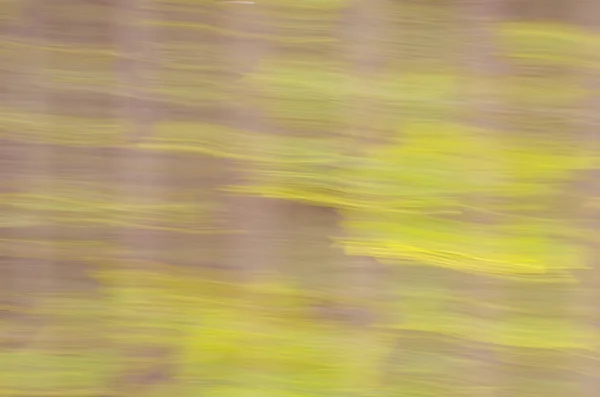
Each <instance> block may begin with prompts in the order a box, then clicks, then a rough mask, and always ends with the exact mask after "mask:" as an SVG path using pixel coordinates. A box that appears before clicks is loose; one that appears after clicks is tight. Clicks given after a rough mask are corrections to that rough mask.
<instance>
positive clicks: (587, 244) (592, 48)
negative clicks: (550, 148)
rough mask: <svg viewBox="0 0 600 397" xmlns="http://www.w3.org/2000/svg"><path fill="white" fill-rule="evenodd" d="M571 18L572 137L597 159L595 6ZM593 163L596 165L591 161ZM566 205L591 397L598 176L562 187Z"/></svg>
mask: <svg viewBox="0 0 600 397" xmlns="http://www.w3.org/2000/svg"><path fill="white" fill-rule="evenodd" d="M572 5H573V13H572V14H571V16H572V17H573V19H574V23H575V24H577V25H578V26H579V27H580V28H581V29H582V30H583V33H584V34H585V38H586V41H585V42H583V43H582V47H581V57H580V63H579V65H580V66H579V67H578V68H576V70H575V71H574V73H575V74H576V77H577V79H578V80H579V83H580V87H582V88H583V90H584V91H585V93H586V95H585V96H584V99H583V101H582V102H581V103H579V104H575V107H574V110H575V112H574V114H573V115H572V117H573V133H574V134H575V135H576V136H580V137H581V148H582V151H583V152H584V153H590V154H592V155H593V156H594V157H595V158H596V159H597V158H598V157H600V72H599V71H598V64H599V62H600V52H599V51H598V45H597V37H598V34H599V33H600V3H599V2H597V1H595V0H578V1H574V2H573V4H572ZM596 163H597V160H596ZM567 189H568V190H569V192H567V193H568V194H569V196H571V197H574V198H575V200H573V201H571V204H572V211H573V221H574V222H575V224H576V226H579V227H580V228H581V229H582V230H583V232H584V234H583V236H584V238H583V241H582V242H581V245H582V246H583V248H584V249H586V250H587V256H586V262H587V263H586V265H587V266H589V267H590V270H589V271H586V272H583V273H582V277H581V278H580V291H579V293H580V296H579V299H578V300H577V301H576V302H575V304H576V305H577V306H575V307H574V310H578V311H581V316H580V318H581V319H582V321H581V325H580V326H581V327H583V328H584V329H585V330H586V331H588V332H589V333H590V335H592V336H593V338H594V339H592V340H585V341H584V342H585V343H586V344H589V346H588V347H589V351H585V352H581V353H580V354H579V357H578V361H579V362H576V363H575V366H576V370H577V371H578V376H577V378H576V380H578V381H579V386H580V391H579V393H580V395H582V396H592V395H594V394H595V393H597V392H598V390H600V359H599V357H598V344H597V337H596V336H597V335H598V332H599V331H600V310H599V309H598V300H599V299H600V294H599V292H600V238H598V232H599V230H600V206H599V205H598V203H599V202H600V201H599V200H600V170H599V169H597V168H594V169H589V170H586V171H585V172H582V173H579V174H578V175H575V181H574V183H573V184H572V185H570V186H567Z"/></svg>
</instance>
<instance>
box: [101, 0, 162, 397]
mask: <svg viewBox="0 0 600 397" xmlns="http://www.w3.org/2000/svg"><path fill="white" fill-rule="evenodd" d="M158 7H159V3H158V2H154V1H153V0H120V2H119V3H118V5H117V7H116V8H115V20H116V24H117V26H116V28H117V38H116V39H117V46H118V53H119V59H118V64H117V67H118V70H117V74H118V94H119V95H118V97H119V98H120V103H119V108H118V111H119V121H120V122H121V123H122V127H123V132H124V137H125V139H126V140H127V141H131V140H134V141H135V140H137V139H138V138H141V137H144V136H147V135H150V134H152V132H153V131H154V129H155V127H156V116H157V112H159V111H160V109H158V108H157V107H156V106H153V105H152V104H153V103H155V101H153V99H154V98H153V94H152V89H153V88H154V86H155V85H154V81H153V79H154V78H155V77H154V76H155V73H156V71H157V67H158V65H157V62H158V60H159V53H158V52H157V51H156V48H157V45H158V41H159V39H160V38H159V37H158V34H157V31H156V28H155V27H154V26H153V25H152V22H153V21H156V20H157V19H158V18H159V9H158ZM131 137H133V138H131ZM118 153H119V154H120V158H119V161H118V162H117V163H116V164H114V166H115V168H114V172H115V181H117V193H118V194H116V200H117V201H118V203H119V204H120V205H125V209H124V210H123V213H122V214H121V215H122V217H121V219H119V221H122V222H123V226H122V227H119V228H118V229H117V238H118V239H119V243H120V244H119V252H117V255H118V257H119V258H120V260H121V266H122V268H123V269H134V270H138V271H157V270H162V271H164V267H162V266H160V264H159V263H157V262H158V255H159V254H160V253H162V252H163V251H167V252H168V251H169V248H170V247H169V242H168V240H167V235H166V234H165V233H161V232H160V231H158V230H153V227H155V226H158V224H157V222H155V219H153V217H154V214H155V212H157V211H159V210H158V209H157V207H156V206H160V205H161V204H165V202H166V198H165V196H166V194H167V193H168V192H167V191H166V189H167V187H168V181H169V175H168V162H167V160H166V159H167V156H166V155H165V154H162V153H156V152H152V151H143V150H137V149H136V148H135V147H131V146H121V147H120V148H119V149H118ZM155 266H158V269H157V268H156V267H155ZM136 286H137V280H135V279H133V278H132V279H127V280H122V281H121V282H120V283H119V288H122V289H123V292H125V293H127V294H132V293H138V294H140V296H139V297H136V298H137V299H133V300H132V299H131V297H129V298H126V299H125V300H123V301H121V300H119V297H118V296H117V297H116V298H117V299H116V300H115V301H114V304H115V305H116V307H114V310H115V311H116V312H117V313H118V312H119V311H120V310H121V308H120V305H123V309H124V310H127V309H129V310H131V306H129V305H137V304H138V301H139V302H144V303H140V304H144V305H151V304H152V303H151V302H155V301H157V300H160V297H155V296H145V294H148V292H139V291H137V290H136ZM146 302H147V303H146ZM127 306H129V307H127ZM139 309H140V310H141V311H148V310H150V308H146V307H140V308H139ZM160 313H161V311H160V309H159V308H157V310H155V312H154V316H155V317H158V316H160ZM116 317H117V318H121V320H120V321H122V323H121V324H125V325H122V327H124V328H123V329H120V330H119V332H120V333H121V335H122V336H125V338H124V339H125V340H126V342H124V343H123V344H122V345H121V346H118V347H119V350H120V352H121V353H122V355H123V358H124V360H125V362H130V361H131V362H132V365H131V368H125V369H124V371H125V372H126V373H123V374H120V375H119V376H118V377H117V379H115V381H114V383H113V385H112V389H113V392H114V393H116V395H132V393H133V394H137V393H140V392H141V391H142V390H143V389H145V388H147V387H152V386H154V385H155V384H157V383H159V382H165V381H167V380H168V378H169V376H170V373H169V369H170V365H171V364H172V363H171V362H170V361H169V360H170V357H169V355H167V354H163V352H164V351H167V350H169V348H168V347H166V346H161V345H160V344H157V345H154V344H149V343H148V342H146V343H144V342H138V338H139V337H140V336H143V337H144V338H145V339H147V337H148V336H150V335H153V336H156V337H160V336H161V332H164V331H162V330H157V329H152V328H144V329H139V326H137V327H136V325H135V324H131V325H130V323H132V322H134V321H135V320H134V319H127V318H124V316H123V315H121V316H119V315H117V316H116ZM154 321H155V322H156V323H157V324H161V321H160V320H157V319H155V320H154ZM160 326H164V324H161V325H160ZM129 327H132V329H130V328H129ZM139 333H142V334H143V335H139ZM161 339H162V338H161ZM162 340H164V339H162ZM140 343H141V344H140ZM155 352H161V353H160V354H158V353H155ZM136 358H137V359H136ZM133 363H139V364H140V365H142V366H143V365H148V366H149V367H148V368H146V369H139V368H137V364H133Z"/></svg>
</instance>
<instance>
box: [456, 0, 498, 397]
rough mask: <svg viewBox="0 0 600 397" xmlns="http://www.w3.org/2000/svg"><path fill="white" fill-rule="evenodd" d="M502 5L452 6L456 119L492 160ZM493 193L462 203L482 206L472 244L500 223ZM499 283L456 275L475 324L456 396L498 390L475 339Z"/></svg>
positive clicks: (493, 318)
mask: <svg viewBox="0 0 600 397" xmlns="http://www.w3.org/2000/svg"><path fill="white" fill-rule="evenodd" d="M505 6H506V4H505V1H504V0H485V1H480V0H461V1H460V2H459V7H458V9H457V13H458V16H457V22H458V23H459V24H460V26H459V27H458V29H460V32H461V33H462V35H461V41H462V43H463V47H462V49H463V51H461V52H460V53H459V54H458V56H459V57H460V58H459V59H458V63H459V64H460V65H462V71H463V73H464V75H463V78H462V82H463V84H464V85H463V87H464V90H463V92H462V95H464V101H463V102H462V103H461V106H462V108H461V109H459V113H460V115H459V119H461V120H460V121H462V122H463V123H464V124H465V125H466V126H467V127H469V128H475V129H476V130H477V132H478V133H480V134H484V135H485V141H486V145H485V147H482V148H481V151H482V152H484V153H485V154H486V156H487V157H490V158H498V154H497V153H498V152H497V151H496V149H498V148H500V147H501V146H502V144H503V142H502V133H503V131H504V130H505V125H504V124H505V120H504V119H503V112H502V111H503V109H504V105H503V103H502V98H501V87H502V85H503V84H504V79H505V78H506V76H507V70H506V66H505V64H504V62H502V61H501V60H500V59H498V57H497V55H496V52H497V51H498V48H497V45H498V43H497V38H496V32H497V29H498V26H497V24H498V22H500V21H501V20H502V18H503V17H504V12H505V9H504V7H505ZM457 177H458V176H457ZM465 177H467V178H470V180H471V181H472V183H473V186H474V187H477V186H478V185H481V184H484V185H488V186H489V185H490V181H495V180H499V179H501V178H503V177H504V176H503V175H496V174H493V175H492V174H490V173H486V172H483V171H482V170H481V168H480V167H479V166H478V164H477V163H475V162H474V163H473V164H472V167H471V168H470V169H467V170H465ZM493 194H494V193H491V192H490V193H487V194H485V193H484V194H481V195H474V196H473V197H469V198H467V202H466V203H465V204H466V205H468V206H469V207H473V208H479V209H482V210H483V211H481V210H479V211H475V212H476V213H477V214H476V215H473V216H471V217H470V218H471V219H468V220H467V222H469V223H470V224H472V225H474V226H475V228H473V226H468V230H471V232H469V231H465V232H467V233H472V244H473V245H479V244H485V243H486V241H489V240H490V237H489V234H490V229H491V228H494V226H496V225H497V224H498V223H500V222H502V221H503V220H502V219H499V218H498V217H495V216H489V215H487V214H486V212H485V210H486V209H493V207H494V200H495V198H494V197H493V196H492V195H493ZM490 207H491V208H490ZM480 214H482V215H480ZM457 232H458V231H457ZM501 284H502V282H500V281H497V280H493V279H491V278H489V277H486V276H481V277H472V276H470V275H462V276H461V275H459V276H458V282H457V284H454V288H455V293H456V295H457V297H462V298H465V299H466V300H465V302H468V304H467V305H468V307H467V308H459V309H458V313H457V315H458V316H461V317H464V315H465V313H467V314H466V315H467V316H468V317H470V318H471V319H472V320H474V321H475V323H476V324H478V325H477V326H475V327H473V328H470V329H469V334H468V335H466V337H467V338H468V339H467V340H466V341H465V346H463V347H462V348H463V352H462V353H459V356H462V357H463V358H464V359H465V364H466V367H463V366H462V365H459V367H458V368H456V370H457V371H458V377H459V379H460V378H463V379H464V381H465V382H466V384H467V386H466V389H464V390H462V391H460V392H459V393H460V395H461V396H465V395H469V396H473V397H475V396H477V397H496V396H498V397H499V396H501V395H503V393H504V391H503V390H502V387H501V386H503V385H502V383H501V382H502V377H501V376H500V373H499V371H500V370H501V368H500V367H499V359H498V357H497V355H498V351H497V346H496V345H494V344H493V343H492V344H486V343H481V342H478V341H476V339H479V338H481V337H482V336H484V335H485V334H486V330H485V328H486V327H489V329H490V330H492V329H493V327H494V326H495V322H498V321H502V318H501V317H499V316H498V314H497V313H495V314H492V313H489V312H488V311H489V309H487V308H486V307H485V305H486V304H491V303H497V302H498V300H499V298H500V292H501V291H500V288H501ZM462 305H463V304H460V305H459V306H462ZM465 309H466V310H465ZM471 338H472V339H473V340H471ZM457 391H458V390H457Z"/></svg>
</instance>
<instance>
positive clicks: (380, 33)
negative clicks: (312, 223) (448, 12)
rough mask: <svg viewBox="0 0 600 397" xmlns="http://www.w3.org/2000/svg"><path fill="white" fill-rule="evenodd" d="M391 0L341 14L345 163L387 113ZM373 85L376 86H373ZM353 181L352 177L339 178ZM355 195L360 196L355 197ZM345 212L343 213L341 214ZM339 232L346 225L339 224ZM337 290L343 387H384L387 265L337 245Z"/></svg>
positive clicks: (357, 5) (357, 156)
mask: <svg viewBox="0 0 600 397" xmlns="http://www.w3.org/2000/svg"><path fill="white" fill-rule="evenodd" d="M390 7H391V4H390V2H389V1H388V0H353V1H351V2H349V5H348V8H347V9H345V10H344V14H343V17H342V18H341V20H340V23H341V26H340V28H339V29H341V38H342V40H341V46H342V47H341V50H342V53H341V56H342V59H343V61H344V64H345V67H346V70H345V73H346V76H347V78H348V80H347V84H348V85H349V87H350V88H351V90H350V93H351V94H350V97H349V98H348V102H347V103H346V107H345V109H344V111H343V114H342V115H341V116H342V117H343V120H341V123H340V124H341V125H342V126H343V127H342V128H343V131H341V136H342V139H343V141H342V143H341V144H342V145H343V148H342V150H343V152H344V155H345V156H347V159H346V163H347V164H346V166H348V167H350V168H354V167H355V168H356V169H360V168H361V167H364V166H365V163H364V159H365V156H366V153H367V152H366V151H367V150H368V149H369V148H370V147H373V146H374V145H377V144H380V143H381V137H380V136H377V133H378V131H377V127H376V126H377V125H378V124H379V123H378V118H380V117H385V115H384V114H383V111H384V110H383V109H385V108H386V104H385V103H381V101H379V100H377V99H375V98H374V97H373V95H371V92H373V87H379V82H380V81H381V78H382V75H383V74H384V73H385V72H386V71H387V70H386V66H388V61H389V54H390V51H389V49H387V47H386V45H387V43H388V42H389V41H388V40H389V34H390V30H389V29H390V19H389V13H390ZM375 89H377V88H375ZM342 183H343V184H348V185H349V187H350V189H351V190H355V189H353V188H352V187H351V185H352V184H354V183H359V184H360V181H354V180H352V178H350V179H349V180H345V181H342ZM353 199H358V200H359V201H360V197H355V198H353ZM341 215H342V216H344V214H341ZM341 233H342V237H345V231H344V230H341ZM338 260H339V264H338V267H339V270H338V274H339V276H340V279H339V280H338V285H337V288H338V293H339V294H340V296H341V298H342V300H343V301H345V303H346V304H347V306H348V312H347V314H346V316H345V317H346V320H347V321H349V323H347V324H348V325H349V328H348V331H349V335H348V337H349V338H350V339H349V341H346V342H344V341H342V340H340V343H344V344H345V346H346V350H347V354H348V360H343V359H342V361H341V362H340V365H344V362H347V363H348V364H349V367H348V368H349V373H348V377H347V378H345V379H343V381H344V382H345V384H344V385H343V386H344V387H345V388H347V389H345V390H344V391H346V390H347V392H348V393H350V395H367V394H369V393H371V392H372V391H373V390H377V389H379V388H380V387H382V385H381V382H382V380H381V379H382V373H381V371H386V370H387V368H386V366H387V365H397V363H388V362H386V359H387V357H384V354H383V352H384V348H385V347H386V346H385V342H384V340H385V336H384V333H383V332H382V330H383V326H384V325H387V321H386V320H387V318H386V317H385V315H386V314H385V310H384V306H385V304H386V303H387V302H388V298H389V297H388V296H386V292H389V289H388V288H390V287H391V286H390V285H387V284H386V282H387V281H388V278H387V277H386V269H385V267H384V266H383V265H382V264H380V263H378V262H377V261H376V260H374V259H373V258H367V257H357V256H356V257H354V256H346V255H343V252H341V250H340V254H339V259H338Z"/></svg>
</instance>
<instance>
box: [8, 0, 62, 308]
mask: <svg viewBox="0 0 600 397" xmlns="http://www.w3.org/2000/svg"><path fill="white" fill-rule="evenodd" d="M49 10H50V8H49V5H48V4H47V3H45V2H41V1H36V0H27V1H22V2H21V3H20V4H19V13H18V19H17V20H16V21H15V22H14V23H15V25H14V29H13V33H14V42H13V44H15V46H14V47H13V54H12V55H13V57H12V58H13V60H12V66H13V68H14V69H13V73H14V75H13V77H14V78H13V82H11V83H10V84H9V86H8V87H7V88H8V94H9V95H10V96H9V98H10V103H11V106H10V107H8V109H9V112H10V114H9V117H15V116H16V117H18V118H26V119H27V120H28V122H29V123H28V124H26V125H27V130H22V131H10V133H12V134H13V138H14V139H16V140H24V141H25V142H27V141H28V139H27V138H28V137H31V136H32V135H33V136H36V135H37V136H39V135H41V134H43V133H44V132H45V131H46V130H47V129H48V128H49V127H50V124H49V123H50V120H49V114H48V99H47V93H48V92H47V86H46V81H47V74H48V72H49V70H48V59H47V54H46V52H45V51H44V50H43V47H44V46H46V45H47V40H46V37H45V36H46V29H47V25H46V19H47V18H48V15H47V14H48V12H49ZM53 155H54V153H53V150H52V146H47V145H43V144H37V143H30V142H27V143H26V144H25V150H24V151H23V156H22V157H20V158H18V159H16V160H15V162H14V164H13V165H12V167H11V170H10V171H11V172H10V173H8V174H9V175H8V177H9V180H7V181H4V183H6V184H7V188H8V190H11V191H15V192H28V193H34V194H44V193H45V192H46V191H47V189H49V188H51V187H52V184H53V181H54V175H53ZM29 215H32V216H34V217H36V218H38V220H39V223H40V224H43V225H44V227H33V228H29V229H28V230H27V231H26V232H25V233H20V234H15V235H14V236H11V237H12V238H14V239H21V238H26V239H31V240H38V241H42V243H40V244H37V247H36V249H35V251H31V250H27V249H21V248H16V249H15V252H12V253H8V255H9V256H10V257H11V258H12V260H11V262H12V266H11V268H12V274H10V275H8V277H7V278H8V279H9V280H10V284H11V285H10V289H11V290H12V292H13V293H14V297H15V299H16V300H17V301H19V302H21V304H23V305H25V306H27V304H28V303H29V302H30V301H31V300H32V297H33V296H34V294H35V293H37V294H43V293H47V292H48V291H49V288H51V286H52V284H53V283H54V282H55V281H56V280H55V274H54V267H55V259H56V258H55V254H56V252H55V250H54V247H53V245H52V243H51V241H52V237H53V235H54V233H53V229H52V228H50V227H49V226H48V225H47V224H46V223H47V219H46V214H45V213H39V212H37V213H31V214H29ZM15 246H17V247H18V246H19V244H15ZM2 276H6V275H2Z"/></svg>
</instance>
